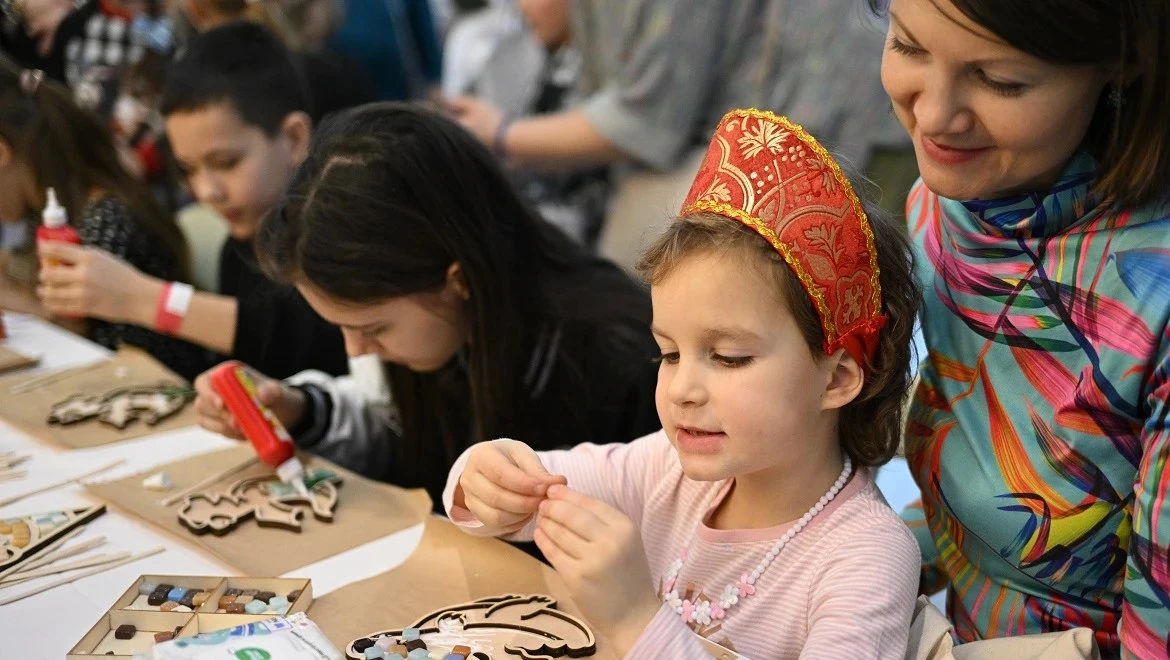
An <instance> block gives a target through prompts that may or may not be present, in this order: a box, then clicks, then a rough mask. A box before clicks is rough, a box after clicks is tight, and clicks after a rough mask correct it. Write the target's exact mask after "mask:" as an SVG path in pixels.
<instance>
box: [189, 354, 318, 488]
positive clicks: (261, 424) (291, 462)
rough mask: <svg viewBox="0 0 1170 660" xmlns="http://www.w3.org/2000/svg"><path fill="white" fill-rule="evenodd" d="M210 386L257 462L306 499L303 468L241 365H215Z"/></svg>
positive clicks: (226, 363) (291, 442)
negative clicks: (255, 456)
mask: <svg viewBox="0 0 1170 660" xmlns="http://www.w3.org/2000/svg"><path fill="white" fill-rule="evenodd" d="M211 387H212V388H213V389H214V390H215V391H216V393H217V394H219V396H220V397H222V398H223V402H224V405H226V406H227V407H228V410H230V411H231V413H232V416H233V417H235V419H236V423H237V424H238V425H239V426H240V430H241V431H242V432H243V433H244V437H245V438H247V439H248V442H250V443H252V449H254V450H255V451H256V455H257V456H258V457H259V458H260V460H261V461H263V462H264V464H265V465H268V466H269V467H272V468H274V469H275V470H276V476H277V477H279V478H280V480H281V481H282V482H284V483H286V484H288V485H290V486H292V487H293V488H295V489H296V491H297V493H298V494H300V495H301V496H303V497H305V498H309V497H310V495H309V489H308V488H306V487H305V466H304V465H303V464H302V463H301V461H300V459H298V458H297V457H296V445H294V444H293V439H292V436H291V435H289V433H288V431H287V430H285V428H284V424H281V423H280V420H279V419H277V418H276V415H274V414H272V411H271V410H270V409H269V408H268V406H265V405H264V404H262V403H260V397H259V396H258V394H257V392H256V382H255V381H253V380H252V377H251V376H249V375H248V372H247V371H246V370H245V369H244V365H242V364H240V363H239V362H236V361H234V360H232V361H229V362H224V363H223V364H221V365H219V366H218V367H216V368H215V369H214V370H213V371H212V372H211Z"/></svg>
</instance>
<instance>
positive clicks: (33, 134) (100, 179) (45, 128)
mask: <svg viewBox="0 0 1170 660" xmlns="http://www.w3.org/2000/svg"><path fill="white" fill-rule="evenodd" d="M22 74H23V71H22V70H21V69H19V68H17V67H16V66H14V65H13V64H12V63H10V62H8V61H6V60H4V59H3V58H0V137H2V138H3V139H4V140H5V141H6V142H7V143H8V144H9V146H10V147H11V148H12V150H13V153H14V154H15V156H16V159H17V160H18V161H21V162H23V163H27V164H28V166H29V168H30V169H31V170H32V172H33V176H34V177H35V178H36V184H37V186H38V187H39V188H41V189H44V188H53V189H54V190H55V191H56V192H57V197H58V199H60V200H61V205H62V206H64V207H65V209H66V211H68V213H69V220H70V222H77V221H78V220H80V219H81V217H82V212H83V211H84V210H85V208H86V207H87V206H88V205H89V204H90V202H91V201H94V200H92V199H91V195H93V193H94V191H95V190H100V191H102V192H104V193H106V194H108V195H111V196H113V197H116V198H117V199H118V200H119V201H120V202H122V203H123V204H125V205H126V208H127V210H128V211H129V212H130V215H131V217H133V218H134V221H135V222H136V223H137V224H138V225H139V226H140V227H141V228H142V230H143V231H145V232H146V233H147V234H148V235H150V237H151V238H153V239H154V240H155V241H157V242H159V243H161V244H162V247H163V249H165V251H166V255H167V256H168V258H169V259H170V260H173V263H176V264H178V265H179V274H180V277H181V278H182V279H184V280H186V279H188V277H189V272H190V265H189V257H188V252H187V242H186V240H185V239H184V237H183V233H182V231H181V230H180V229H179V226H178V225H177V224H176V223H175V220H174V218H173V217H172V216H171V214H170V213H168V212H167V211H166V210H165V209H164V208H163V207H162V205H161V204H159V202H158V201H157V200H156V199H155V198H154V196H153V195H151V193H150V190H149V189H148V188H147V186H146V184H145V183H143V182H142V181H139V180H138V179H136V178H134V176H133V175H131V174H130V172H129V171H127V170H126V167H125V165H123V164H122V160H121V158H120V157H119V155H118V150H117V148H116V147H115V146H114V139H113V136H112V135H111V134H110V130H109V128H108V127H107V126H106V125H105V124H104V123H103V122H102V120H101V119H100V118H99V117H98V116H97V115H96V114H94V113H92V112H90V111H88V110H84V109H82V108H81V107H79V106H78V105H77V104H76V103H74V102H73V98H72V97H71V96H70V94H69V91H68V90H67V89H66V88H65V87H64V86H63V85H61V84H60V83H57V82H54V81H51V80H48V79H45V80H43V81H41V83H40V84H39V85H36V86H35V89H30V90H27V91H26V88H25V86H24V85H22V82H21V76H22Z"/></svg>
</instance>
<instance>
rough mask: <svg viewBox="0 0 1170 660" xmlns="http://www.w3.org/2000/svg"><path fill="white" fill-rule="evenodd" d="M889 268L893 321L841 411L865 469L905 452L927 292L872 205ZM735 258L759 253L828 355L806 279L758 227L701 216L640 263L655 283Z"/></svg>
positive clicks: (848, 443) (843, 436) (901, 242)
mask: <svg viewBox="0 0 1170 660" xmlns="http://www.w3.org/2000/svg"><path fill="white" fill-rule="evenodd" d="M866 212H867V213H868V214H869V220H870V226H871V227H872V228H873V237H874V248H875V249H876V250H877V257H878V267H879V268H880V269H881V276H880V280H881V286H882V306H883V309H884V311H885V313H886V314H888V315H889V317H890V318H889V323H888V324H887V325H886V327H885V329H884V330H882V333H881V339H880V341H879V343H878V348H877V351H876V352H875V353H874V358H873V361H872V362H871V363H870V365H869V369H868V370H867V372H866V376H865V384H864V385H863V386H862V389H861V393H860V394H858V395H857V398H856V399H854V400H853V401H852V402H850V403H849V404H847V405H846V406H845V407H844V408H842V409H841V411H840V417H839V419H838V437H839V438H840V441H841V449H842V450H843V451H844V452H845V453H847V454H848V455H849V457H850V458H851V459H852V460H853V461H854V462H855V463H858V464H861V465H872V466H876V465H882V464H884V463H886V462H887V461H889V460H890V459H891V458H892V457H893V456H894V453H895V452H896V451H897V449H898V445H899V443H900V441H901V437H902V406H903V404H904V402H905V400H906V397H907V396H908V394H909V389H910V381H911V377H910V365H911V344H912V339H913V335H914V321H915V318H916V316H917V314H918V307H919V303H920V300H921V293H920V291H919V289H918V285H917V283H916V282H915V280H914V260H913V256H912V254H911V252H910V245H909V243H908V242H907V239H906V233H905V232H904V231H902V229H901V228H900V227H899V226H898V225H896V224H894V222H893V221H892V220H891V219H890V218H889V217H888V216H886V215H885V214H883V213H881V212H880V211H876V210H873V209H872V208H870V207H869V206H867V208H866ZM712 251H714V252H718V253H720V254H726V255H727V257H728V258H738V257H739V256H740V255H743V254H748V255H754V258H755V259H756V264H757V265H760V266H762V267H763V268H765V269H767V273H768V274H769V275H770V276H771V277H773V279H774V281H775V283H776V287H777V291H778V293H779V295H780V296H781V297H782V298H783V300H784V301H785V302H786V303H787V304H788V309H789V310H791V311H792V315H793V317H794V318H795V319H796V323H797V325H798V326H799V327H800V332H801V334H802V335H803V336H804V340H805V343H807V344H808V348H809V350H810V351H812V353H813V355H823V353H822V351H823V348H822V347H823V346H824V345H825V335H824V331H823V330H822V329H821V320H820V317H819V316H818V315H817V311H816V308H814V307H813V304H812V301H811V300H810V299H809V297H808V294H807V293H805V290H804V288H803V287H802V286H801V284H800V281H799V280H797V279H796V276H795V275H794V274H793V273H792V270H791V269H790V268H789V266H788V264H787V263H785V262H784V259H783V258H782V257H781V256H780V254H779V253H778V252H776V250H775V248H773V247H772V246H771V244H769V243H768V242H767V241H766V240H764V239H763V238H761V237H760V235H759V234H757V233H755V231H753V230H752V229H750V228H749V227H747V226H746V225H743V224H741V223H739V222H736V221H733V220H729V219H727V218H724V217H723V216H720V215H713V214H696V215H690V216H685V217H682V218H679V219H677V220H675V221H674V222H671V223H670V226H669V227H668V228H667V229H666V231H665V232H664V233H663V234H662V235H661V236H659V237H658V239H657V240H656V241H655V242H654V243H653V244H652V245H651V246H650V248H649V249H648V250H647V251H646V253H645V254H644V255H643V256H642V259H641V261H640V262H639V263H638V270H639V271H640V272H641V273H642V274H643V276H644V277H645V278H646V280H647V281H649V282H650V283H651V284H652V285H653V284H656V283H658V282H661V281H662V279H663V278H665V277H666V276H667V275H668V274H669V273H670V272H671V271H672V270H673V269H674V268H675V267H676V266H677V265H678V264H679V263H681V262H682V261H683V260H684V259H686V258H688V257H691V256H694V255H696V254H703V253H709V252H712Z"/></svg>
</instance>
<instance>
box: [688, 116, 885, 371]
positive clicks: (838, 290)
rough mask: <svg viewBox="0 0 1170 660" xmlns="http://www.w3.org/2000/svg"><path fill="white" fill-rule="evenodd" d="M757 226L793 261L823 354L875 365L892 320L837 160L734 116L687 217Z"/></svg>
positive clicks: (781, 129) (801, 134)
mask: <svg viewBox="0 0 1170 660" xmlns="http://www.w3.org/2000/svg"><path fill="white" fill-rule="evenodd" d="M695 213H715V214H718V215H722V216H724V217H726V218H729V219H732V220H735V221H737V222H741V223H743V224H744V225H746V226H748V227H750V228H751V229H752V230H754V231H755V232H756V233H757V234H759V235H760V236H761V237H763V238H764V239H765V240H767V241H768V243H769V244H771V245H772V247H773V248H774V249H775V250H776V252H778V253H779V254H780V256H781V257H783V258H784V261H785V263H787V264H788V266H789V267H790V268H791V269H792V272H793V273H794V274H795V275H796V277H797V279H798V280H799V281H800V283H801V286H803V287H804V290H805V291H806V292H807V293H808V296H809V298H810V299H811V300H812V302H813V306H814V307H815V308H816V310H817V314H818V315H819V316H820V319H821V327H822V329H823V330H824V334H825V345H824V350H825V353H826V354H830V355H831V354H832V353H834V352H835V351H836V350H837V349H838V348H845V349H846V350H848V351H849V353H850V354H851V355H852V356H853V357H854V359H856V360H857V361H858V363H859V364H862V365H867V364H868V362H869V360H871V359H872V357H873V353H874V351H875V350H876V348H877V336H878V333H879V332H880V331H881V328H882V327H884V326H885V324H886V321H887V318H886V316H885V315H884V314H882V302H881V283H880V280H879V276H880V271H879V269H878V263H877V251H876V249H875V248H874V238H873V230H872V228H871V227H870V225H869V217H868V216H867V215H866V213H865V209H864V207H863V206H862V204H861V200H859V199H858V198H857V194H856V193H855V192H854V190H853V186H852V184H850V183H849V180H848V178H846V176H845V174H844V173H843V172H842V171H841V168H840V167H839V166H838V165H837V163H836V161H834V160H833V157H832V156H831V155H829V152H828V151H826V150H825V148H824V147H823V146H821V144H820V143H819V142H817V141H816V139H814V138H813V137H812V136H811V135H809V134H808V133H807V132H806V131H805V130H804V129H803V128H802V127H801V126H800V125H798V124H795V123H793V122H791V121H789V120H788V119H787V118H785V117H780V116H778V115H775V114H773V113H771V112H765V111H761V110H754V109H749V110H733V111H731V112H729V113H727V114H726V115H725V116H724V117H723V119H722V120H721V121H720V122H719V127H718V128H717V129H716V131H715V135H714V136H713V137H712V139H711V144H710V146H709V147H708V149H707V156H706V158H705V159H704V161H703V165H702V166H701V167H700V168H699V173H698V174H697V175H696V177H695V181H694V183H693V184H692V186H691V190H690V193H689V194H688V195H687V198H686V200H685V201H684V202H683V206H682V211H681V215H682V216H687V215H692V214H695Z"/></svg>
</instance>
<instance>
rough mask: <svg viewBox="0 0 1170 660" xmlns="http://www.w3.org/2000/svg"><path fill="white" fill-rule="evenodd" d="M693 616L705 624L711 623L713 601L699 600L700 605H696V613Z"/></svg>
mask: <svg viewBox="0 0 1170 660" xmlns="http://www.w3.org/2000/svg"><path fill="white" fill-rule="evenodd" d="M693 617H694V619H695V621H697V622H699V623H701V624H703V625H704V626H709V625H711V601H709V600H701V601H699V604H698V606H696V607H695V613H694V615H693Z"/></svg>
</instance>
